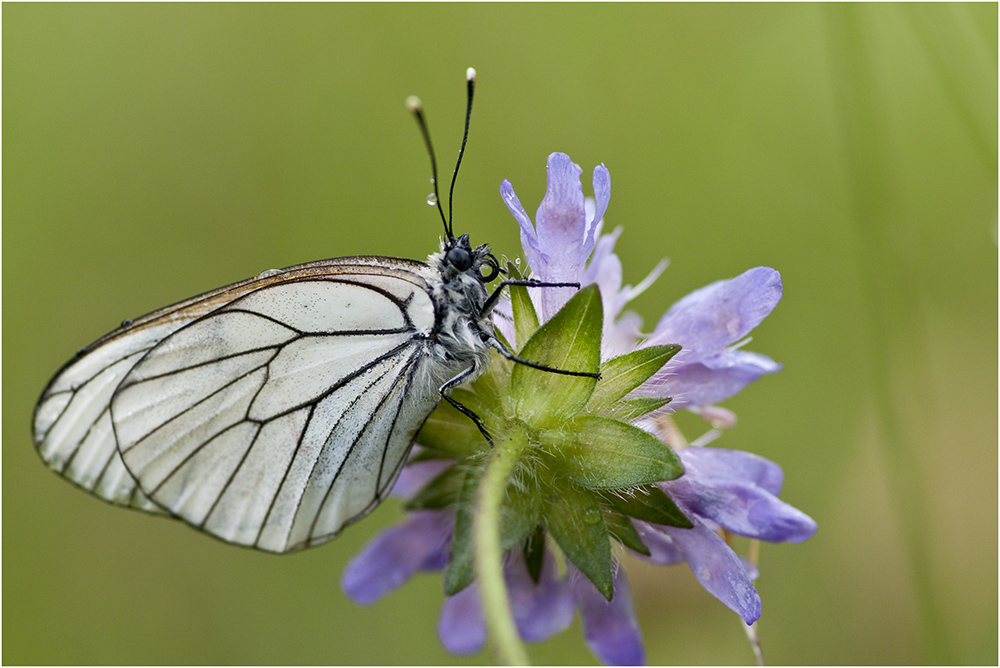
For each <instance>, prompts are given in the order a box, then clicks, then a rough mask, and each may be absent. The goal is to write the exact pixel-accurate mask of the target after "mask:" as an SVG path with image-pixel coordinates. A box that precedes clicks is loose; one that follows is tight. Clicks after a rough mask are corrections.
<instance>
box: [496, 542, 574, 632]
mask: <svg viewBox="0 0 1000 668" xmlns="http://www.w3.org/2000/svg"><path fill="white" fill-rule="evenodd" d="M511 552H512V553H513V554H512V556H513V557H514V558H512V559H509V560H508V561H507V562H506V564H505V567H504V574H505V577H506V581H507V595H508V596H509V597H510V607H511V612H512V613H513V615H514V622H515V623H516V624H517V632H518V634H519V635H520V636H521V638H523V639H524V640H525V641H527V642H539V641H542V640H545V639H546V638H549V637H550V636H552V635H555V634H556V633H559V632H560V631H562V630H564V629H565V628H566V627H567V626H569V625H570V623H571V622H572V621H573V615H574V614H575V612H576V606H575V605H574V603H573V593H572V592H571V591H570V587H569V580H568V579H567V578H566V577H559V575H558V572H557V570H558V569H557V568H556V563H555V556H554V555H553V554H552V553H551V552H546V553H545V556H544V561H543V562H542V571H541V573H540V574H539V577H538V583H537V584H536V583H535V581H534V580H532V579H531V575H529V573H528V567H527V565H526V564H525V563H524V556H523V552H522V551H521V550H519V549H515V550H512V551H511Z"/></svg>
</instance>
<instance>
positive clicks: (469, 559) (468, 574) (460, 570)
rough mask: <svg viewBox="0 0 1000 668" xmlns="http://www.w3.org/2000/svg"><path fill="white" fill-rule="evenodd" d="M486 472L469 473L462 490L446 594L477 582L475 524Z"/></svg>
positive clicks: (446, 573)
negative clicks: (474, 543) (475, 580)
mask: <svg viewBox="0 0 1000 668" xmlns="http://www.w3.org/2000/svg"><path fill="white" fill-rule="evenodd" d="M481 475H482V471H481V470H480V469H477V468H472V469H469V470H468V471H466V473H465V479H464V480H463V481H462V489H461V491H460V492H459V494H458V507H457V508H456V509H455V534H454V536H453V537H452V539H451V555H450V556H449V557H448V566H447V567H446V568H445V569H444V593H445V595H447V596H454V595H455V594H457V593H458V592H460V591H462V590H463V589H465V588H466V587H468V586H469V585H470V584H472V581H473V580H474V579H475V578H476V571H475V568H474V564H473V554H472V549H473V537H472V524H473V521H474V518H475V514H476V492H477V491H478V490H479V478H480V476H481Z"/></svg>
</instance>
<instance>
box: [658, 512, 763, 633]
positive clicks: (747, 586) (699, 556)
mask: <svg viewBox="0 0 1000 668" xmlns="http://www.w3.org/2000/svg"><path fill="white" fill-rule="evenodd" d="M660 529H661V530H662V531H663V532H664V533H665V534H667V535H668V536H670V538H672V539H673V541H674V543H675V544H676V545H677V547H679V548H680V550H681V552H683V554H684V560H685V561H687V563H688V565H689V566H690V567H691V572H692V573H694V576H695V577H696V578H697V579H698V582H700V583H701V586H703V587H704V588H705V589H706V590H708V592H709V593H710V594H712V595H713V596H715V597H716V598H717V599H719V600H720V601H722V602H723V603H724V604H726V606H727V607H728V608H729V609H730V610H732V611H733V612H735V613H737V614H738V615H739V616H740V617H742V618H743V621H744V622H746V623H747V624H752V623H754V622H755V621H757V618H758V617H760V609H761V605H760V595H759V594H758V593H757V589H756V588H755V587H754V586H753V582H752V581H751V580H750V577H749V574H748V573H747V571H746V569H745V568H744V567H743V561H742V560H741V559H740V558H739V557H738V556H737V555H736V553H735V552H733V551H732V549H730V547H729V546H728V545H726V542H725V541H724V540H722V539H721V538H719V536H718V535H717V534H716V533H715V532H714V531H711V530H709V529H708V528H706V527H704V526H701V525H700V524H698V523H696V524H695V526H694V527H693V528H691V529H678V528H676V527H667V526H665V527H660Z"/></svg>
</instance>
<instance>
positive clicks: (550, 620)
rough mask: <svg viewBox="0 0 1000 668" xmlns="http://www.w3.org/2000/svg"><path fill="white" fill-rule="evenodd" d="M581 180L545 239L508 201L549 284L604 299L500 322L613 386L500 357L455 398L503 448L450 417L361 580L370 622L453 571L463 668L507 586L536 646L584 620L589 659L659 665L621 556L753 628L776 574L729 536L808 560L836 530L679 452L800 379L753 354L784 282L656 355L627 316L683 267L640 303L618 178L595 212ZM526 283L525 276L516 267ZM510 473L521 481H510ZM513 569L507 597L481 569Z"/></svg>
mask: <svg viewBox="0 0 1000 668" xmlns="http://www.w3.org/2000/svg"><path fill="white" fill-rule="evenodd" d="M580 172H581V170H580V169H579V168H578V167H577V166H576V165H574V164H573V163H572V161H571V160H570V159H569V158H568V156H565V155H564V154H559V153H555V154H552V155H551V156H550V157H549V184H548V190H547V192H546V196H545V199H544V200H543V202H542V205H541V206H540V207H539V210H538V215H537V216H536V225H535V226H532V224H531V220H530V218H528V216H527V214H526V213H525V212H524V209H523V208H522V207H521V204H520V202H519V201H518V199H517V196H516V195H515V194H514V191H513V188H512V187H511V186H510V183H509V182H507V181H504V183H503V185H502V187H501V194H502V196H503V198H504V201H505V202H506V203H507V206H508V207H509V208H510V210H511V212H512V213H513V214H514V217H515V219H517V221H518V223H519V225H520V228H521V238H522V244H523V246H524V250H525V253H526V256H527V259H528V263H529V265H530V266H531V268H532V277H533V278H536V279H540V280H542V281H546V282H578V283H580V284H582V285H584V286H587V285H590V286H591V287H589V288H584V289H581V290H579V291H576V290H573V289H566V288H558V289H548V288H542V289H537V288H533V289H530V290H529V289H525V288H524V287H516V288H513V289H511V292H510V299H509V300H502V301H501V303H500V304H499V305H498V307H497V309H496V314H497V317H496V324H497V330H498V333H499V335H500V336H502V337H504V338H505V339H506V342H507V343H508V345H509V347H510V348H511V349H515V350H518V354H519V355H520V356H521V357H522V358H524V359H528V360H531V361H532V362H534V363H536V364H539V365H544V366H547V367H549V368H552V369H562V370H567V371H574V372H587V373H594V372H598V371H599V372H600V380H597V379H595V378H592V377H586V376H578V375H574V376H571V375H563V374H558V373H552V372H548V371H544V370H540V369H538V368H532V367H529V366H526V365H520V364H511V363H510V362H508V361H506V360H503V359H501V358H500V357H499V356H497V357H496V358H495V359H494V360H493V361H492V362H491V366H490V368H489V369H488V370H487V371H486V372H485V373H484V374H483V375H482V376H480V377H479V378H478V379H477V380H476V381H475V382H474V383H472V384H471V385H470V386H467V387H464V388H461V389H458V390H455V391H454V393H453V394H452V397H453V398H454V399H455V400H457V401H459V402H460V403H461V404H463V405H464V406H465V407H467V408H468V409H469V410H471V411H473V412H474V413H475V414H476V415H477V416H479V418H480V419H481V420H482V423H483V424H484V425H485V427H486V429H487V430H488V431H489V433H490V434H491V437H492V439H491V440H492V441H493V443H494V447H492V448H491V445H490V444H489V443H487V442H486V440H485V439H484V438H483V437H482V435H481V433H480V432H479V430H478V429H477V428H476V426H475V425H474V424H473V423H472V422H471V421H470V420H469V419H468V418H467V417H466V416H465V415H463V414H462V413H460V412H459V411H458V410H456V409H455V408H453V407H452V406H450V405H448V404H442V405H441V406H440V407H439V408H438V410H436V411H435V412H434V413H433V414H432V415H431V417H430V418H429V419H428V420H427V422H426V423H425V425H424V427H423V429H422V430H421V432H420V434H419V435H418V438H417V440H418V442H419V443H420V444H421V445H422V446H424V447H423V448H422V449H419V450H418V451H416V452H415V453H414V455H413V456H412V457H411V460H410V464H409V465H408V466H407V467H406V469H404V471H403V473H402V475H401V476H400V478H399V480H398V481H397V483H396V486H395V489H394V493H396V494H399V495H402V496H405V497H406V498H408V499H409V501H408V503H407V508H408V509H409V510H410V511H411V512H410V514H409V516H408V517H407V519H406V520H404V522H403V523H402V524H400V525H398V526H396V527H393V528H392V529H389V530H387V531H386V532H384V533H383V534H381V535H380V536H378V537H377V538H376V539H375V540H373V541H372V542H371V543H370V544H369V545H368V546H367V547H366V548H365V549H364V550H363V551H362V552H361V553H360V554H359V555H357V557H355V559H354V560H352V561H351V563H350V564H349V565H348V568H347V570H346V571H345V573H344V578H343V587H344V590H345V591H346V592H347V593H348V595H350V596H351V597H352V598H354V599H355V600H356V601H358V602H359V603H366V604H367V603H371V602H374V601H375V600H378V599H379V598H381V597H382V596H384V595H385V594H387V593H388V592H390V591H392V590H393V589H395V588H396V587H398V586H400V585H401V584H402V583H403V582H404V581H406V580H407V579H408V578H409V577H410V576H412V575H413V574H414V573H416V572H418V571H427V570H444V588H445V593H446V595H447V596H448V597H447V599H446V601H445V604H444V608H443V610H442V614H441V618H440V621H439V624H438V631H439V635H440V637H441V641H442V643H443V644H444V646H445V647H446V648H447V649H448V650H449V651H451V652H454V653H467V652H474V651H477V650H479V649H480V648H481V647H482V646H483V644H484V643H485V641H486V638H487V621H486V620H487V617H486V616H484V607H483V606H484V603H485V604H486V608H487V611H489V612H490V614H495V613H496V612H497V611H496V610H493V607H495V605H496V603H495V598H494V597H493V595H492V594H491V593H490V592H493V591H495V589H494V588H493V585H494V584H498V586H499V590H500V591H501V592H502V591H506V600H507V605H509V608H510V612H509V615H510V616H511V617H512V619H513V622H512V623H513V625H514V627H516V631H515V630H514V627H512V630H511V633H512V634H516V635H519V636H520V637H521V638H522V639H523V640H526V641H532V642H534V641H540V640H544V639H545V638H548V637H549V636H551V635H552V634H554V633H557V632H559V631H561V630H562V629H564V628H565V627H566V626H567V625H568V624H569V623H570V622H571V620H572V617H573V615H574V611H575V610H579V611H580V614H581V618H582V620H583V630H584V636H585V639H586V641H587V644H588V646H589V647H590V648H591V650H592V651H593V652H594V653H595V655H596V656H597V657H598V658H599V659H600V660H601V661H603V662H604V663H608V664H639V663H643V662H644V661H645V654H644V649H643V644H642V637H641V633H640V631H639V625H638V621H637V619H636V615H635V608H634V605H633V602H632V594H631V590H630V588H629V585H628V580H627V578H626V576H625V573H624V571H623V570H622V569H621V568H618V567H617V566H616V565H615V563H614V560H613V558H612V554H613V552H612V541H615V542H617V543H618V544H619V545H620V548H619V549H627V550H631V551H633V552H636V553H638V554H639V555H641V556H642V557H643V558H645V559H647V560H650V561H652V562H653V563H657V564H673V563H679V562H681V561H684V562H687V563H688V565H689V566H690V567H691V569H692V571H693V572H694V574H695V576H696V577H697V578H698V580H699V581H700V582H701V583H702V585H703V586H704V587H705V588H706V590H708V591H709V592H711V593H712V594H713V595H715V596H716V597H718V598H719V599H720V600H721V601H722V602H723V603H725V604H726V605H727V606H728V607H730V608H731V609H732V610H734V611H735V612H737V613H738V614H739V615H740V616H741V617H742V618H743V620H744V621H745V622H746V623H747V624H750V623H752V622H753V621H755V620H756V619H757V618H758V617H759V616H760V611H761V602H760V597H759V596H758V594H757V591H756V589H755V588H754V585H753V582H752V580H753V578H754V577H756V568H755V567H754V566H753V565H752V564H749V563H748V562H746V561H744V560H743V559H741V558H740V557H739V556H737V555H736V553H735V552H733V550H732V549H731V548H730V546H729V545H728V543H727V542H726V540H724V538H723V536H724V535H726V534H727V533H732V534H737V535H741V536H747V537H749V538H752V539H756V540H764V541H772V542H778V541H791V542H798V541H802V540H805V539H807V538H808V537H810V536H811V535H812V534H813V533H814V532H815V530H816V525H815V523H814V522H813V521H812V520H811V519H810V518H809V517H807V516H806V515H804V514H803V513H801V512H800V511H798V510H796V509H795V508H793V507H791V506H789V505H788V504H785V503H784V502H782V501H780V500H778V498H777V496H778V494H779V493H780V488H781V483H782V473H781V469H780V468H779V467H778V466H777V465H776V464H774V463H772V462H769V461H768V460H766V459H763V458H760V457H757V456H755V455H751V454H749V453H745V452H738V451H733V450H723V449H718V448H709V447H686V448H681V449H679V450H674V449H673V448H672V447H670V445H668V444H667V443H672V444H675V445H676V444H677V443H678V442H680V440H679V439H677V438H676V437H673V436H671V435H670V434H669V433H668V432H667V431H665V430H664V425H665V424H668V423H670V420H669V417H667V416H666V415H665V413H666V412H668V411H669V410H675V409H677V408H679V407H685V408H689V409H691V410H693V411H695V412H697V413H699V414H701V415H702V416H704V417H705V419H707V420H710V421H712V422H713V423H714V424H732V423H734V422H735V416H733V415H732V414H731V413H729V412H728V411H726V410H725V409H722V408H719V407H716V406H714V405H713V404H714V403H715V402H717V401H721V400H723V399H725V398H728V397H729V396H732V395H733V394H735V393H737V392H739V391H740V390H742V389H743V388H744V387H745V386H746V385H747V384H749V383H750V382H752V381H754V380H756V379H757V378H759V377H760V376H761V375H763V374H767V373H772V372H774V371H777V370H778V369H779V368H780V366H779V365H777V364H776V363H774V362H773V361H771V360H770V359H769V358H766V357H764V356H762V355H757V354H755V353H749V352H745V351H743V350H740V349H738V348H737V346H739V345H740V342H741V341H742V340H743V339H744V338H745V337H746V336H747V334H748V333H749V332H750V331H751V330H752V329H753V328H754V327H755V326H756V325H757V324H759V323H760V322H761V320H763V318H764V317H766V316H767V314H768V313H770V311H771V309H773V308H774V306H775V305H776V304H777V302H778V300H779V299H780V297H781V280H780V277H779V276H778V273H777V272H776V271H774V270H773V269H768V268H766V267H758V268H756V269H751V270H750V271H747V272H745V273H744V274H742V275H741V276H739V277H737V278H734V279H731V280H728V281H719V282H717V283H714V284H712V285H709V286H707V287H705V288H702V289H701V290H698V291H696V292H694V293H692V294H691V295H688V296H687V297H685V298H684V299H682V300H680V301H679V302H677V304H675V305H674V306H673V307H671V309H669V310H668V311H667V313H666V314H665V315H664V316H663V318H661V320H660V322H659V323H658V324H657V326H656V328H655V329H654V331H653V333H652V334H651V335H650V336H649V337H648V338H646V339H640V338H639V336H638V332H639V327H640V320H639V318H638V316H635V315H634V314H630V313H623V312H622V309H623V308H624V306H625V304H626V303H627V302H628V300H629V299H631V298H632V297H634V296H635V295H636V294H638V293H639V292H640V291H641V290H642V289H644V288H645V287H646V285H648V284H649V282H651V281H652V280H653V279H654V278H655V277H656V276H657V275H658V274H659V273H660V272H661V271H662V270H663V268H664V267H665V264H661V265H660V266H659V267H657V269H655V270H654V272H653V273H652V274H651V275H650V277H649V278H648V279H647V280H646V281H644V282H643V283H642V284H640V285H639V286H638V287H637V288H631V287H628V286H626V287H625V288H622V287H621V275H622V272H621V263H620V261H619V260H618V258H617V256H615V255H614V253H613V247H614V241H615V239H616V238H617V235H618V233H619V231H616V232H615V233H613V234H611V235H605V236H601V235H600V222H601V218H602V216H603V214H604V211H605V210H606V208H607V204H608V199H609V197H610V176H609V174H608V172H607V170H606V169H605V168H604V167H603V165H602V166H599V167H598V168H597V169H595V170H594V191H595V195H596V198H597V200H596V203H593V204H591V203H588V202H586V201H585V200H584V197H583V193H582V188H581V184H580V178H579V177H580ZM588 258H590V260H589V263H588ZM508 271H509V272H510V274H511V275H512V276H513V277H517V276H518V275H519V274H518V273H517V270H516V268H515V267H514V266H513V265H510V266H508ZM598 288H599V290H598ZM668 397H673V400H672V401H671V400H670V399H669V398H668ZM507 448H513V449H512V450H509V451H508V450H507ZM501 461H503V462H505V464H504V467H505V468H502V469H494V468H493V467H494V466H495V465H496V466H498V465H499V462H501ZM494 471H497V472H499V471H503V473H502V475H501V476H500V477H498V476H496V475H492V472H494ZM486 480H490V481H491V482H490V483H489V485H487V484H486V483H485V482H483V481H486ZM496 482H499V483H500V485H499V486H496V484H495V483H496ZM481 483H482V485H481ZM491 486H492V487H491ZM481 488H482V491H481ZM487 488H489V489H487ZM491 495H493V496H491ZM488 498H493V499H494V500H495V502H496V504H497V505H495V506H492V507H493V508H494V509H495V511H496V512H495V514H493V515H490V516H493V517H495V520H494V521H493V522H492V525H491V524H490V523H489V522H487V524H486V525H481V524H480V525H477V522H484V521H485V520H483V517H486V516H487V514H486V513H485V510H484V508H487V507H490V505H489V503H487V504H486V506H481V505H480V504H481V503H483V502H484V501H486V499H488ZM476 526H479V529H478V530H474V528H475V527H476ZM484 532H485V533H484ZM483 536H487V537H492V538H491V540H492V539H495V542H491V543H490V544H491V545H496V552H495V553H494V555H493V556H492V557H490V556H489V555H488V554H487V555H485V556H484V554H483V551H482V545H481V544H480V542H479V541H480V539H481V538H482V537H483ZM483 544H485V543H483ZM474 554H475V555H476V557H475V558H474V557H473V555H474ZM501 557H502V559H503V562H502V566H501V565H500V562H499V561H496V562H495V563H496V564H497V567H496V569H495V573H496V578H495V579H494V578H492V577H491V576H490V574H489V573H488V572H487V571H485V570H484V571H483V577H486V581H485V582H484V581H483V580H482V577H481V578H480V579H479V580H477V579H476V575H477V574H476V564H479V565H483V564H487V565H488V564H490V563H494V562H491V561H490V559H500V558H501ZM483 559H486V561H483ZM486 585H489V586H490V587H489V588H482V587H485V586H486ZM491 601H493V602H491ZM500 612H501V615H502V614H506V613H504V612H503V611H500ZM502 618H503V617H501V618H500V619H502ZM490 626H491V628H492V623H491V624H490ZM495 630H496V629H493V630H491V633H492V632H494V631H495Z"/></svg>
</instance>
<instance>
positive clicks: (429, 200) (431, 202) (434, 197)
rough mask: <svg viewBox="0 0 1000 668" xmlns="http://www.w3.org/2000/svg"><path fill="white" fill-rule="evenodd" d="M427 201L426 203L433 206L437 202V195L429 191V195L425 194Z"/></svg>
mask: <svg viewBox="0 0 1000 668" xmlns="http://www.w3.org/2000/svg"><path fill="white" fill-rule="evenodd" d="M427 203H428V204H429V205H430V206H434V205H435V204H437V203H438V196H437V195H435V194H434V193H431V194H429V195H428V196H427Z"/></svg>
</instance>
